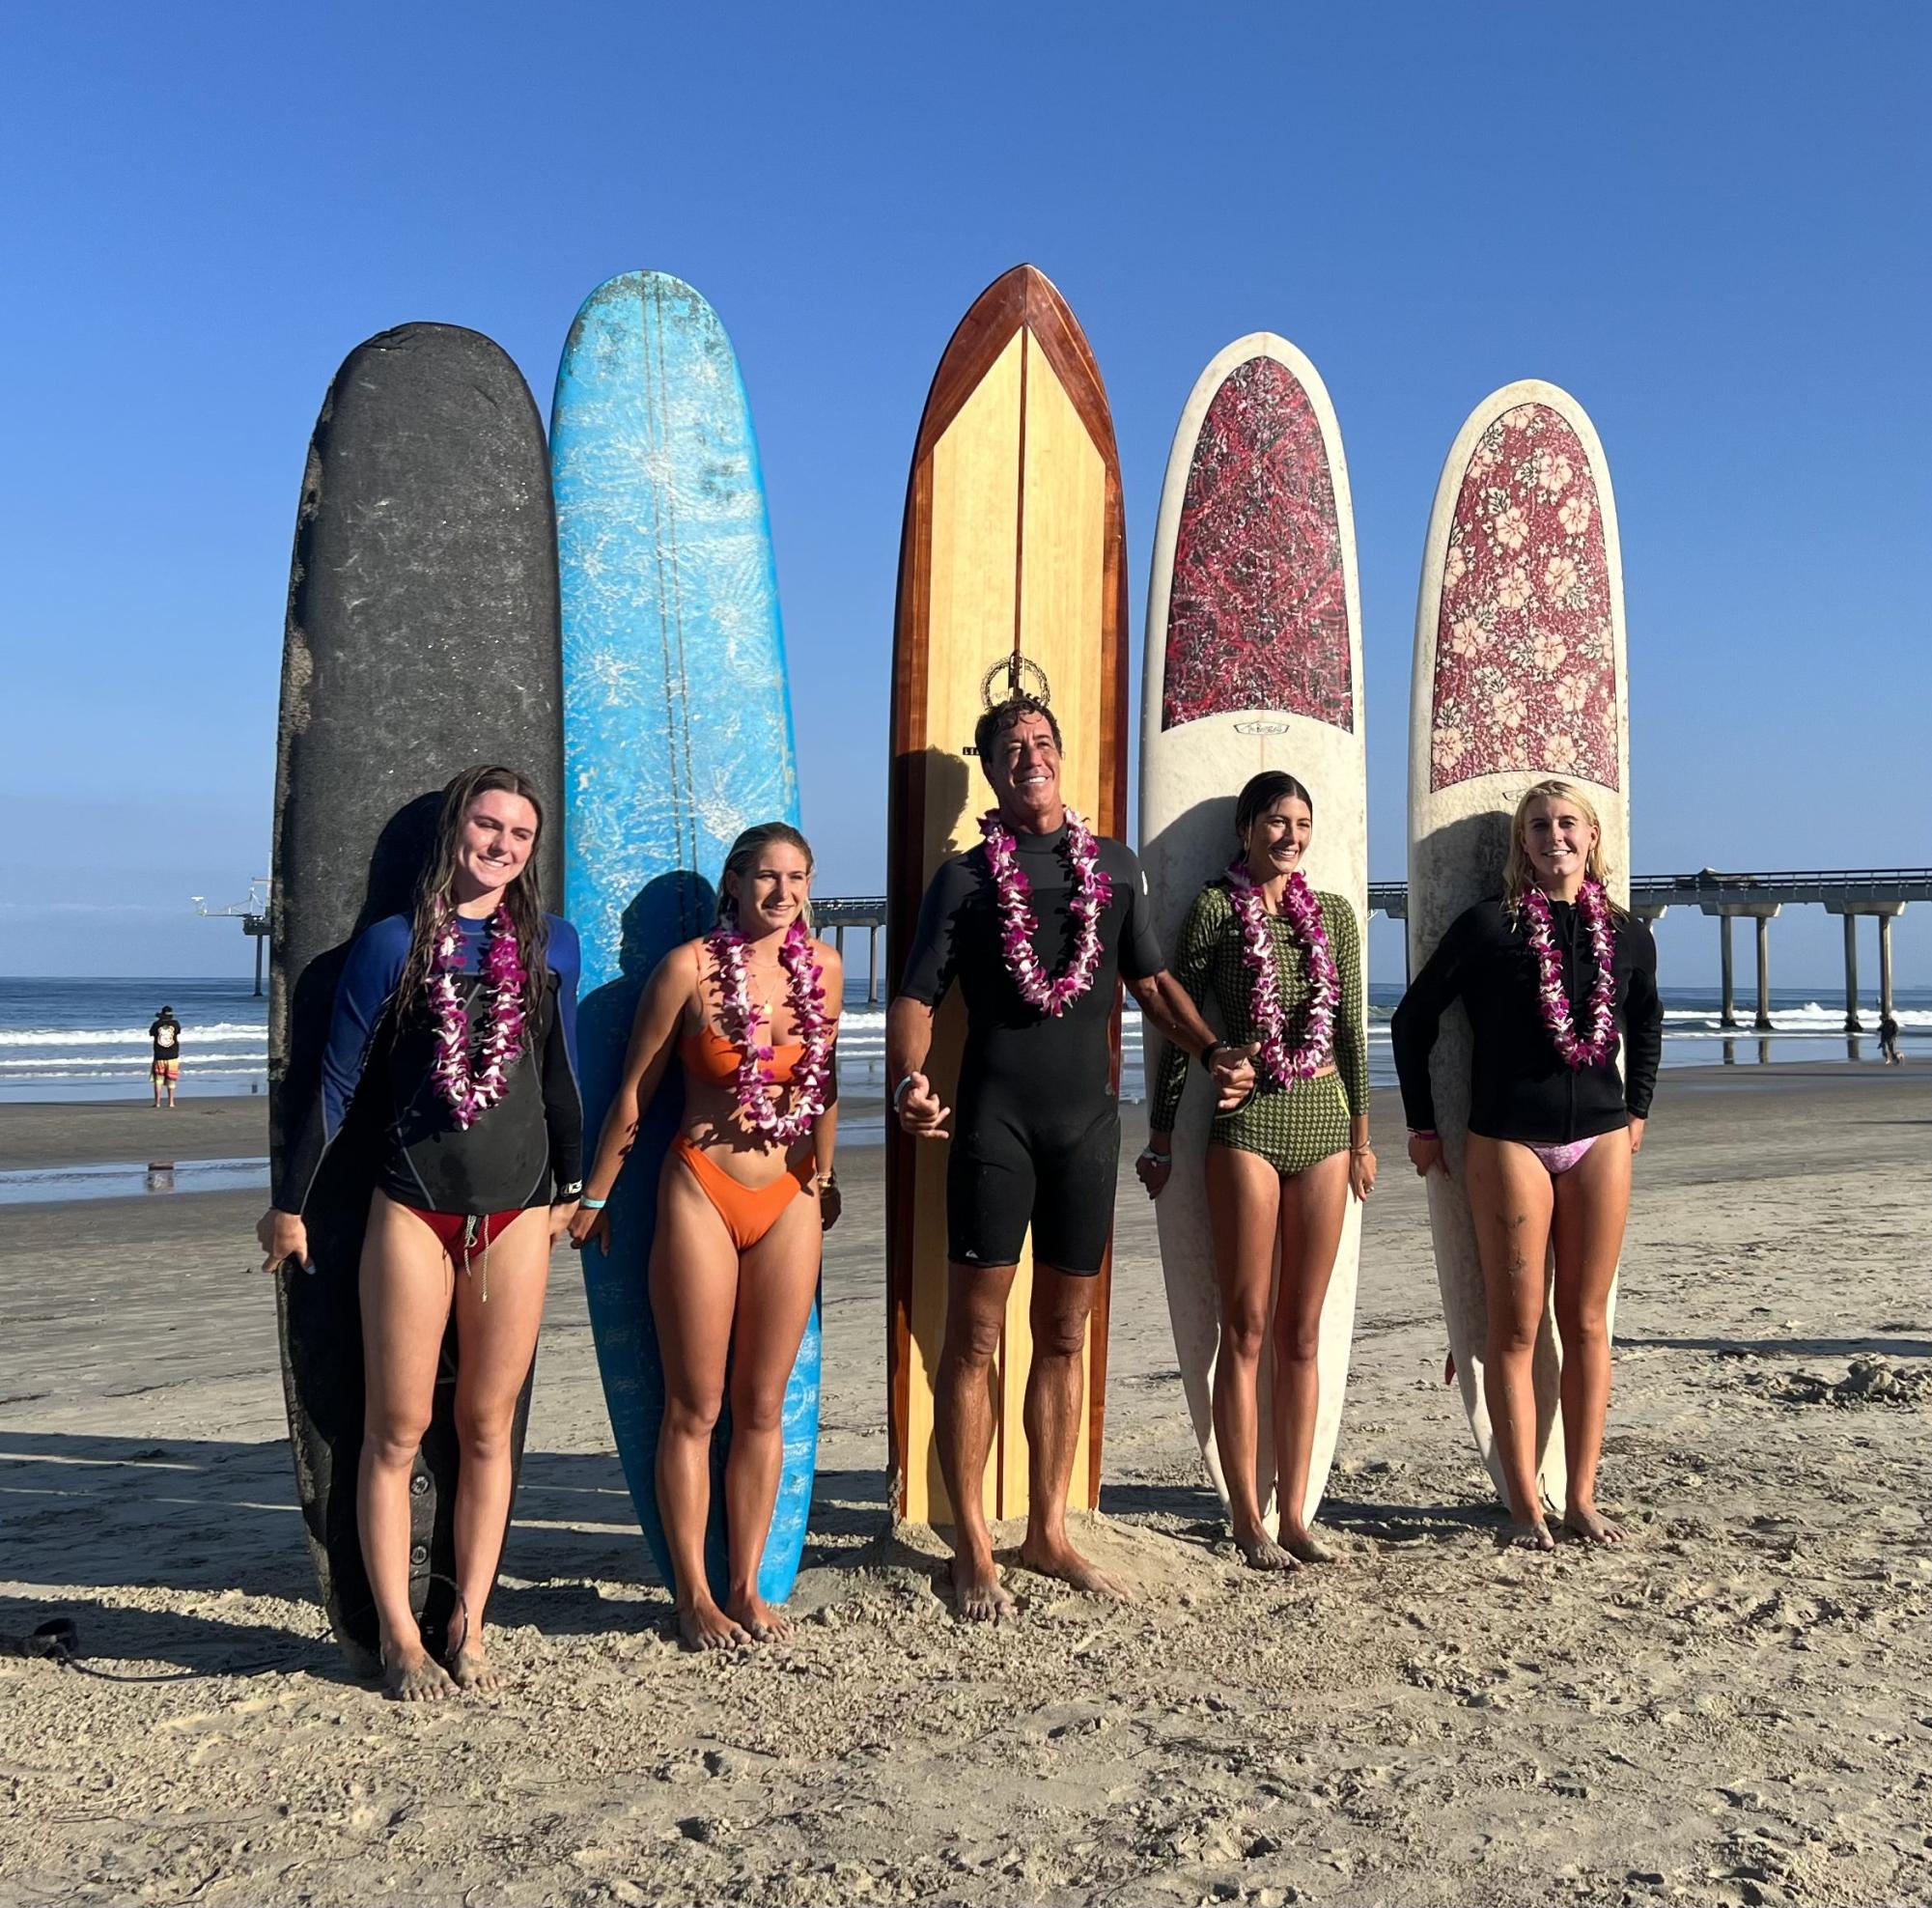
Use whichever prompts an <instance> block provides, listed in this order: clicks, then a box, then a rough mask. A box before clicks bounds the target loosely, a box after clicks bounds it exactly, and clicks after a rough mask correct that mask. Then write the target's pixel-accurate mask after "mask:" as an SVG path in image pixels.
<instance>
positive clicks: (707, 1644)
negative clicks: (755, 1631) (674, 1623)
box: [678, 1597, 751, 1649]
mask: <svg viewBox="0 0 1932 1908" xmlns="http://www.w3.org/2000/svg"><path fill="white" fill-rule="evenodd" d="M678 1637H679V1640H680V1641H682V1642H683V1643H684V1645H685V1647H686V1649H742V1648H743V1647H744V1645H745V1644H746V1643H748V1642H749V1641H751V1638H750V1635H749V1633H748V1632H747V1631H746V1630H745V1629H744V1628H743V1626H742V1624H740V1623H739V1622H738V1621H737V1620H736V1618H734V1617H730V1616H727V1615H726V1614H725V1613H724V1612H723V1611H721V1610H720V1609H719V1608H718V1607H717V1605H716V1604H714V1602H712V1600H711V1598H710V1597H706V1598H705V1599H704V1600H703V1601H702V1602H700V1603H695V1604H693V1605H692V1606H691V1608H690V1609H688V1610H685V1609H683V1608H680V1610H679V1611H678Z"/></svg>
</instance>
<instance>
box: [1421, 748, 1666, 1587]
mask: <svg viewBox="0 0 1932 1908" xmlns="http://www.w3.org/2000/svg"><path fill="white" fill-rule="evenodd" d="M1604 883H1605V869H1604V859H1603V849H1602V831H1601V829H1600V828H1599V827H1598V823H1597V815H1596V810H1595V809H1594V808H1593V807H1592V806H1591V805H1590V801H1589V798H1588V797H1587V796H1585V795H1584V794H1583V792H1582V790H1581V789H1579V788H1577V787H1576V786H1575V785H1574V784H1572V783H1570V782H1564V781H1545V782H1538V783H1537V784H1536V786H1535V787H1534V788H1532V789H1530V791H1529V792H1528V793H1527V794H1526V796H1525V797H1524V798H1523V800H1522V801H1521V802H1519V803H1518V804H1517V809H1516V818H1515V821H1514V822H1513V823H1512V825H1511V828H1510V849H1509V861H1508V866H1507V868H1506V870H1505V873H1504V877H1503V894H1502V898H1501V899H1500V900H1499V901H1494V900H1492V901H1482V902H1478V903H1477V904H1476V905H1475V906H1474V907H1473V908H1470V909H1467V910H1465V911H1464V912H1463V913H1461V914H1460V915H1458V916H1457V918H1456V919H1455V921H1454V922H1452V923H1451V924H1450V927H1449V931H1448V932H1447V933H1446V934H1445V935H1443V937H1442V942H1441V944H1440V945H1439V946H1438V947H1437V949H1436V951H1435V953H1433V954H1432V955H1431V956H1430V957H1429V959H1428V961H1427V963H1426V964H1425V965H1424V967H1423V968H1422V971H1421V972H1420V973H1418V974H1417V975H1416V976H1415V978H1414V981H1413V982H1411V984H1410V987H1409V991H1408V993H1407V994H1406V995H1405V996H1403V999H1402V1004H1401V1005H1400V1006H1399V1007H1398V1008H1397V1009H1396V1010H1395V1018H1394V1022H1393V1024H1392V1025H1391V1028H1390V1033H1391V1037H1392V1043H1393V1046H1394V1050H1395V1066H1396V1072H1397V1074H1398V1075H1399V1076H1400V1078H1401V1081H1402V1104H1403V1108H1404V1110H1405V1111H1406V1113H1407V1115H1408V1119H1409V1128H1410V1135H1409V1157H1410V1159H1411V1160H1412V1161H1413V1162H1414V1165H1415V1170H1416V1171H1417V1172H1418V1173H1428V1172H1431V1171H1442V1170H1445V1168H1444V1166H1443V1164H1442V1141H1441V1140H1440V1139H1439V1138H1438V1137H1437V1135H1436V1130H1435V1128H1436V1108H1435V1096H1434V1093H1433V1090H1432V1087H1431V1084H1430V1080H1429V1054H1430V1052H1431V1050H1432V1049H1433V1048H1434V1047H1435V1044H1436V1030H1437V1027H1438V1026H1439V1025H1440V1024H1441V1022H1442V1013H1443V1010H1444V1009H1445V1008H1446V1007H1447V1006H1448V1005H1449V1003H1450V1002H1451V1001H1453V1000H1457V999H1460V1000H1461V1001H1462V1002H1463V1005H1464V1007H1465V1008H1466V1009H1467V1010H1468V1013H1469V1017H1470V1030H1471V1032H1472V1034H1473V1035H1474V1058H1473V1063H1472V1071H1471V1078H1470V1132H1469V1148H1468V1152H1467V1154H1466V1156H1465V1168H1466V1177H1467V1180H1468V1187H1469V1197H1470V1214H1471V1215H1472V1217H1473V1218H1474V1221H1475V1231H1476V1248H1477V1251H1478V1252H1479V1254H1480V1256H1481V1259H1482V1269H1483V1288H1484V1297H1485V1299H1486V1302H1487V1306H1488V1314H1489V1332H1488V1342H1487V1345H1486V1348H1485V1356H1486V1358H1487V1360H1488V1363H1487V1368H1486V1371H1485V1377H1484V1386H1483V1396H1484V1402H1485V1404H1487V1406H1488V1408H1489V1416H1490V1422H1491V1424H1492V1426H1493V1427H1494V1430H1495V1434H1496V1448H1497V1455H1498V1460H1499V1461H1500V1463H1501V1465H1502V1472H1503V1478H1504V1482H1505V1484H1506V1486H1507V1489H1508V1494H1509V1513H1510V1517H1511V1520H1512V1522H1513V1524H1514V1525H1515V1527H1516V1531H1517V1534H1518V1537H1519V1540H1520V1541H1522V1542H1524V1543H1525V1544H1526V1545H1528V1546H1529V1547H1530V1548H1532V1549H1535V1550H1551V1549H1553V1548H1554V1539H1553V1538H1552V1536H1551V1534H1550V1530H1549V1527H1548V1526H1547V1525H1546V1524H1545V1522H1544V1519H1543V1507H1542V1502H1541V1500H1540V1497H1539V1494H1538V1491H1537V1486H1536V1453H1535V1449H1534V1445H1535V1431H1536V1398H1535V1390H1534V1383H1533V1380H1532V1377H1531V1369H1530V1367H1531V1361H1532V1359H1533V1357H1534V1353H1535V1347H1536V1334H1537V1331H1538V1328H1539V1326H1540V1325H1541V1322H1542V1318H1543V1306H1544V1298H1545V1285H1544V1267H1545V1265H1546V1264H1547V1263H1548V1259H1549V1246H1550V1241H1551V1238H1552V1236H1553V1234H1554V1240H1555V1246H1556V1255H1555V1256H1556V1324H1557V1329H1558V1331H1559V1333H1561V1336H1562V1341H1563V1378H1562V1398H1561V1402H1562V1417H1563V1451H1564V1457H1565V1461H1566V1464H1567V1467H1568V1471H1569V1501H1568V1503H1567V1504H1566V1505H1565V1506H1564V1510H1563V1523H1564V1526H1565V1528H1567V1529H1569V1530H1571V1531H1573V1532H1574V1533H1575V1534H1576V1535H1577V1536H1579V1537H1582V1538H1583V1539H1584V1540H1585V1541H1586V1542H1590V1543H1598V1544H1614V1543H1618V1542H1621V1541H1622V1533H1621V1532H1620V1531H1619V1530H1618V1529H1616V1527H1615V1526H1614V1525H1612V1524H1610V1523H1609V1522H1608V1521H1607V1520H1606V1519H1605V1518H1604V1516H1603V1515H1602V1513H1601V1512H1600V1511H1599V1510H1598V1509H1597V1503H1596V1487H1597V1464H1598V1460H1599V1459H1600V1458H1601V1456H1602V1454H1603V1443H1604V1419H1605V1417H1606V1415H1607V1413H1608V1411H1609V1409H1610V1332H1609V1327H1608V1324H1607V1314H1608V1307H1609V1300H1610V1283H1611V1280H1612V1279H1613V1278H1614V1277H1616V1265H1617V1258H1618V1255H1619V1253H1620V1252H1621V1251H1622V1249H1623V1229H1624V1221H1625V1218H1626V1217H1627V1215H1628V1213H1629V1210H1630V1178H1631V1161H1632V1159H1633V1157H1634V1156H1635V1155H1636V1154H1637V1152H1638V1149H1639V1148H1640V1147H1641V1146H1642V1144H1643V1125H1644V1121H1645V1119H1646V1118H1647V1117H1648V1116H1649V1113H1650V1098H1651V1094H1652V1091H1653V1090H1654V1089H1655V1087H1656V1084H1657V1067H1658V1061H1659V1059H1660V1057H1661V1056H1662V1053H1663V1047H1664V1010H1663V1007H1662V1006H1661V1004H1660V1003H1659V1000H1658V996H1657V948H1656V944H1655V942H1654V941H1653V940H1651V938H1650V930H1649V928H1648V927H1647V926H1646V925H1645V924H1644V923H1643V922H1642V921H1639V920H1638V919H1637V918H1635V916H1633V915H1630V914H1627V913H1624V912H1622V911H1621V910H1618V909H1614V908H1610V907H1609V905H1608V901H1607V899H1605V900H1604V901H1603V902H1602V906H1603V908H1604V910H1605V912H1604V916H1603V919H1602V923H1601V931H1602V933H1603V935H1604V936H1605V937H1606V938H1607V940H1608V941H1609V944H1610V963H1609V972H1608V975H1607V976H1606V975H1605V973H1604V968H1603V964H1602V963H1600V961H1599V960H1598V958H1597V951H1596V948H1595V946H1594V945H1593V942H1594V940H1595V939H1596V930H1595V929H1593V927H1592V917H1593V916H1594V915H1595V914H1596V912H1597V909H1598V906H1599V899H1598V897H1599V896H1601V894H1602V890H1603V887H1604ZM1586 884H1589V885H1586ZM1546 917H1547V918H1546ZM1539 940H1541V941H1542V942H1543V943H1544V951H1543V952H1541V953H1539V951H1538V947H1537V942H1538V941H1539ZM1546 973H1547V976H1548V978H1547V979H1546ZM1606 993H1607V996H1608V998H1607V1001H1606V1003H1605V1004H1606V1009H1607V1013H1606V1018H1605V1019H1604V1021H1603V1023H1602V1024H1601V1026H1599V1023H1598V1021H1597V1019H1596V1013H1597V1002H1598V1000H1599V999H1600V998H1601V997H1603V996H1604V995H1605V994H1606ZM1599 1033H1600V1036H1601V1037H1599V1038H1594V1039H1593V1037H1592V1036H1593V1035H1594V1034H1599ZM1619 1046H1621V1048H1622V1051H1623V1060H1624V1065H1623V1071H1622V1072H1621V1074H1619V1072H1618V1070H1617V1052H1618V1048H1619ZM1565 1049H1567V1050H1568V1057H1567V1058H1566V1057H1565Z"/></svg>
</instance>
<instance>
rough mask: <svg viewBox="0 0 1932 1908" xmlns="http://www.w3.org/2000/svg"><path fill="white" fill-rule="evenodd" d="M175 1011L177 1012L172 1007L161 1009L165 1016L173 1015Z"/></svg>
mask: <svg viewBox="0 0 1932 1908" xmlns="http://www.w3.org/2000/svg"><path fill="white" fill-rule="evenodd" d="M174 1011H175V1010H174V1009H173V1008H172V1007H163V1008H162V1009H161V1012H162V1013H164V1014H172V1013H173V1012H174Z"/></svg>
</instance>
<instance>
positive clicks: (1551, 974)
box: [1523, 881, 1616, 1072]
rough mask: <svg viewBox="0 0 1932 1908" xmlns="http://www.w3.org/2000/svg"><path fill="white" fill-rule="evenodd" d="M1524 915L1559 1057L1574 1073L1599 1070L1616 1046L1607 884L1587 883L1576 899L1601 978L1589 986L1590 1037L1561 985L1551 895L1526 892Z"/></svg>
mask: <svg viewBox="0 0 1932 1908" xmlns="http://www.w3.org/2000/svg"><path fill="white" fill-rule="evenodd" d="M1523 912H1524V913H1525V914H1526V915H1527V916H1528V917H1529V931H1528V932H1529V945H1530V947H1531V948H1532V950H1534V952H1535V955H1536V966H1537V970H1538V973H1539V975H1540V979H1539V981H1538V984H1537V989H1536V992H1537V996H1538V999H1539V1002H1540V1004H1541V1006H1542V1009H1543V1024H1544V1025H1545V1026H1547V1027H1548V1028H1549V1029H1550V1038H1551V1039H1552V1040H1553V1041H1554V1043H1555V1046H1556V1057H1557V1058H1558V1059H1559V1060H1561V1061H1562V1062H1563V1064H1564V1065H1565V1066H1566V1067H1568V1068H1570V1069H1571V1071H1572V1072H1578V1071H1581V1070H1582V1068H1584V1067H1594V1066H1598V1065H1600V1064H1601V1063H1602V1062H1603V1061H1605V1060H1608V1059H1609V1058H1610V1049H1611V1048H1612V1047H1614V1046H1615V1045H1616V1018H1615V1015H1614V1014H1613V1012H1612V1011H1611V1004H1610V1003H1611V999H1612V997H1613V996H1614V994H1615V991H1616V976H1615V971H1614V969H1615V966H1616V940H1615V937H1614V936H1613V935H1612V934H1611V932H1610V897H1609V896H1608V895H1606V894H1605V893H1604V884H1603V883H1602V882H1591V881H1586V882H1585V883H1584V884H1583V885H1582V889H1581V890H1580V891H1579V893H1578V895H1577V912H1579V913H1580V914H1582V917H1583V926H1584V928H1585V929H1586V930H1587V932H1588V934H1589V937H1590V952H1591V953H1592V954H1593V955H1594V956H1595V957H1596V964H1597V977H1596V979H1595V981H1594V982H1593V983H1592V984H1591V987H1590V1008H1589V1021H1590V1030H1589V1033H1588V1036H1587V1037H1584V1036H1581V1035H1579V1034H1578V1032H1577V1023H1576V1017H1575V1016H1574V1015H1573V1014H1572V1012H1571V1011H1570V996H1569V994H1568V992H1567V990H1566V989H1565V988H1564V986H1563V957H1562V956H1561V955H1560V954H1558V953H1557V951H1556V937H1555V935H1554V932H1553V930H1552V925H1551V923H1552V915H1551V912H1550V899H1549V896H1547V895H1546V894H1545V893H1544V892H1543V890H1542V889H1541V888H1540V887H1529V888H1526V889H1525V891H1524V895H1523Z"/></svg>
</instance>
